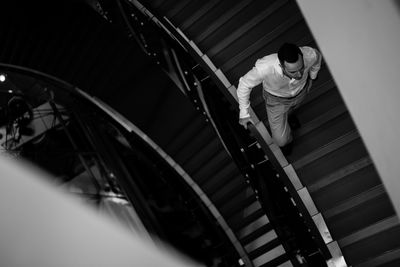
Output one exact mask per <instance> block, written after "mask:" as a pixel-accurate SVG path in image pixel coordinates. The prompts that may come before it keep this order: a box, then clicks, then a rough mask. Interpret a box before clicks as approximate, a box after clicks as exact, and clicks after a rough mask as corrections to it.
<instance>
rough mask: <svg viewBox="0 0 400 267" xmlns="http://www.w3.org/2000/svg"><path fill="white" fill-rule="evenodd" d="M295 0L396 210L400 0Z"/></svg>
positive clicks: (399, 203) (399, 191) (399, 193)
mask: <svg viewBox="0 0 400 267" xmlns="http://www.w3.org/2000/svg"><path fill="white" fill-rule="evenodd" d="M297 2H298V4H299V6H300V8H301V10H302V12H303V15H304V17H305V18H306V20H307V22H308V24H309V27H310V29H311V31H312V33H313V35H314V37H315V39H316V40H317V43H318V45H319V46H320V48H321V50H322V52H323V54H324V57H325V60H326V62H327V64H328V66H329V69H330V70H331V73H332V75H333V77H334V79H335V81H336V83H337V85H338V87H339V90H340V92H341V94H342V96H343V98H344V100H345V102H346V105H347V107H348V108H349V110H350V113H351V115H352V117H353V119H354V120H355V123H356V125H357V127H358V129H359V131H360V132H361V136H362V138H363V140H364V142H365V143H366V146H367V148H368V150H369V152H370V155H371V157H372V159H373V161H374V163H375V165H376V167H377V169H378V172H379V174H380V176H381V178H382V180H383V183H384V185H385V187H386V189H387V191H388V193H389V196H390V197H391V199H392V202H393V204H394V205H395V209H396V212H397V214H399V212H400V144H399V143H400V116H399V115H400V103H399V102H400V15H399V10H400V7H399V5H400V3H399V1H392V0H380V1H378V0H351V1H345V0H331V1H328V0H298V1H297ZM396 2H397V3H396Z"/></svg>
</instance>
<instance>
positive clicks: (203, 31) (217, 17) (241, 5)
mask: <svg viewBox="0 0 400 267" xmlns="http://www.w3.org/2000/svg"><path fill="white" fill-rule="evenodd" d="M252 2H253V0H244V1H240V2H238V3H237V4H236V5H232V2H230V1H227V2H226V3H229V4H228V5H226V6H225V5H223V6H221V7H220V9H219V10H217V11H219V12H215V13H214V14H209V15H210V16H209V20H208V21H207V23H204V25H203V28H200V29H199V31H196V33H197V34H196V35H195V37H194V38H193V40H194V41H195V42H196V43H197V44H200V43H201V42H203V41H204V40H205V39H206V38H208V37H210V35H213V34H214V33H215V32H216V31H217V30H218V29H220V28H222V26H223V25H225V24H226V23H228V21H229V20H231V19H232V18H233V17H237V15H238V14H239V13H240V12H241V11H242V10H244V9H247V7H248V6H249V5H250V4H251V3H252ZM212 15H213V16H212Z"/></svg>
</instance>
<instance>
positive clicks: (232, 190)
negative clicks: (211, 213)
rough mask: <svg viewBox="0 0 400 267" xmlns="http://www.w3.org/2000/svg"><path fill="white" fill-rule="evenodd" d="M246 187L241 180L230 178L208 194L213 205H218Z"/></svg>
mask: <svg viewBox="0 0 400 267" xmlns="http://www.w3.org/2000/svg"><path fill="white" fill-rule="evenodd" d="M248 189H250V187H249V185H248V184H247V183H245V182H244V181H243V180H241V179H232V180H230V181H229V182H228V183H226V184H225V185H224V186H223V187H222V188H221V189H220V190H218V191H216V192H214V193H213V194H212V195H210V198H211V199H212V201H213V202H214V204H215V205H218V206H220V205H222V204H223V203H225V202H227V201H229V200H230V199H232V198H233V197H235V195H236V194H238V193H240V192H241V191H243V190H248Z"/></svg>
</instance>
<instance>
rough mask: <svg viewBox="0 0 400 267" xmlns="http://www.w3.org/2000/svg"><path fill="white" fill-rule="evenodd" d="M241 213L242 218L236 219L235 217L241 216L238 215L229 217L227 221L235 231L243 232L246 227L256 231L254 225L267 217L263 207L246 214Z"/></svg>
mask: <svg viewBox="0 0 400 267" xmlns="http://www.w3.org/2000/svg"><path fill="white" fill-rule="evenodd" d="M239 213H240V214H241V215H242V216H241V218H242V219H241V220H234V218H239V217H238V216H236V217H231V218H229V219H228V220H227V221H228V223H229V225H230V226H231V228H232V230H233V231H234V232H239V233H241V234H243V232H244V230H245V229H249V231H250V230H251V231H254V230H255V229H253V227H254V225H255V224H257V223H258V222H259V221H263V220H264V218H262V217H266V215H265V212H264V211H263V210H262V209H258V210H256V211H254V212H253V213H251V214H248V215H246V216H245V215H244V214H242V212H240V211H239ZM246 227H247V228H246Z"/></svg>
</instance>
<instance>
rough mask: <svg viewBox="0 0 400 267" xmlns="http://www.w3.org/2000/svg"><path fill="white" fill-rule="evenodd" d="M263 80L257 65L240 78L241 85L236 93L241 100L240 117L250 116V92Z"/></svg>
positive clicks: (239, 100)
mask: <svg viewBox="0 0 400 267" xmlns="http://www.w3.org/2000/svg"><path fill="white" fill-rule="evenodd" d="M262 81H263V77H262V75H261V74H260V72H259V71H258V69H257V68H256V67H253V68H252V69H251V70H250V71H249V72H247V73H246V74H245V75H244V76H242V77H241V78H240V79H239V85H238V88H237V90H236V94H237V97H238V102H239V110H240V112H239V118H241V119H244V118H248V117H250V114H249V107H250V93H251V90H252V89H253V87H255V86H257V85H259V84H260V83H261V82H262Z"/></svg>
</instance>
